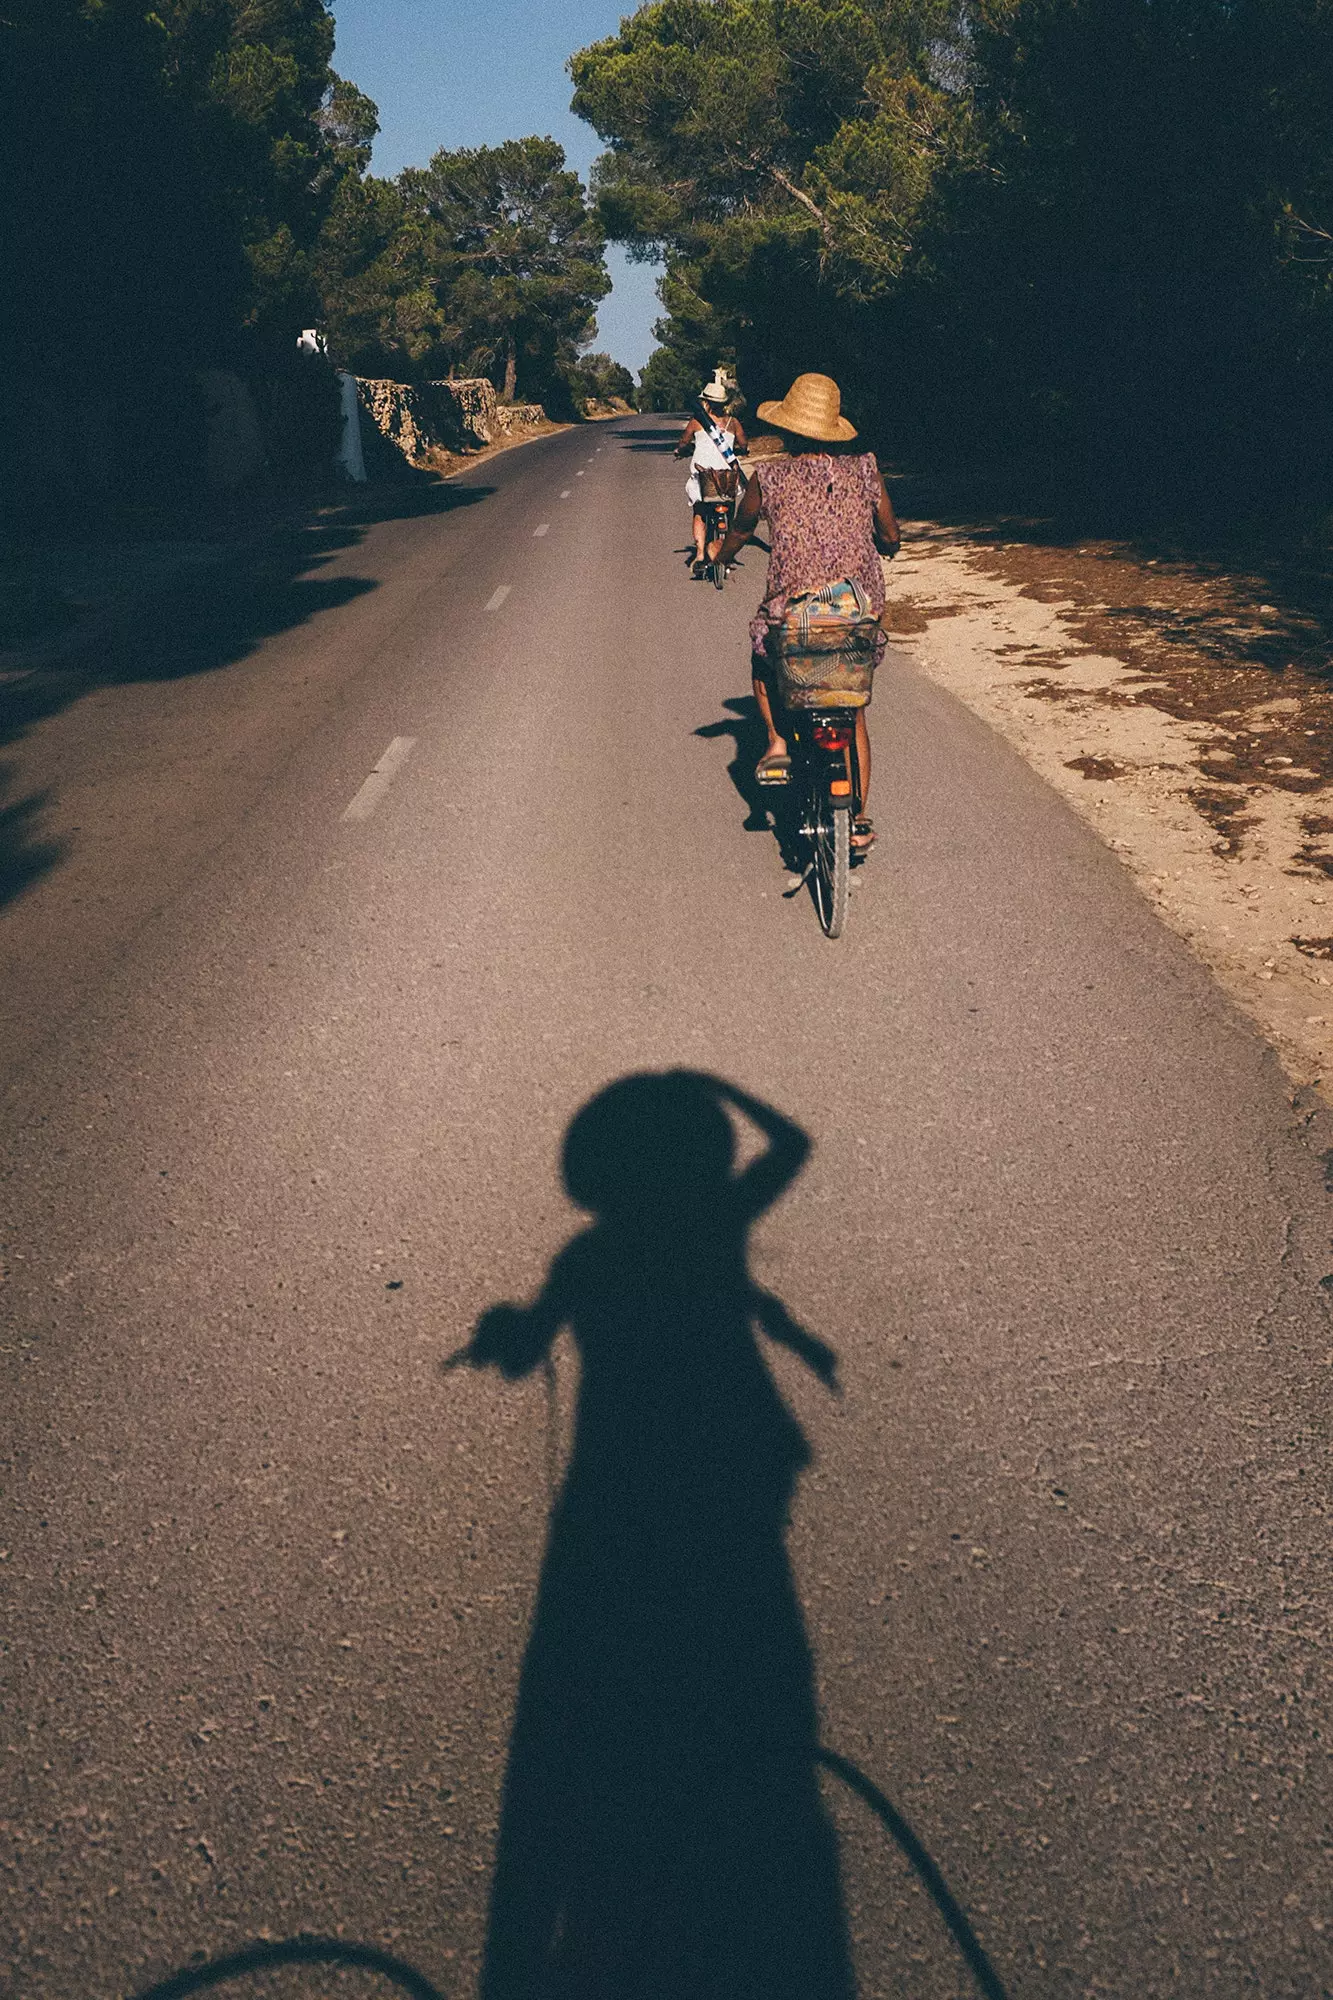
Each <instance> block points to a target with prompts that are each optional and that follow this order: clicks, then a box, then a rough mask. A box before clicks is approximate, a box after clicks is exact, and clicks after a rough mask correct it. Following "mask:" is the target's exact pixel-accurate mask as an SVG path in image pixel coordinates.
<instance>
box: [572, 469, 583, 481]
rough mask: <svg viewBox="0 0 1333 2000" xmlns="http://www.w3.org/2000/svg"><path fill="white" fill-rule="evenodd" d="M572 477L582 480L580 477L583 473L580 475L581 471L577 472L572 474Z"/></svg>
mask: <svg viewBox="0 0 1333 2000" xmlns="http://www.w3.org/2000/svg"><path fill="white" fill-rule="evenodd" d="M574 477H575V479H582V477H583V473H582V472H581V471H579V472H576V473H575V474H574Z"/></svg>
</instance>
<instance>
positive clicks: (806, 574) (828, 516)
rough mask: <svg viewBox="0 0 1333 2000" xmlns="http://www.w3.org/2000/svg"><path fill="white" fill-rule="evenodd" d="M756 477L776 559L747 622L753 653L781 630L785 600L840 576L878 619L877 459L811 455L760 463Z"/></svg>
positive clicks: (881, 576) (881, 598) (771, 561)
mask: <svg viewBox="0 0 1333 2000" xmlns="http://www.w3.org/2000/svg"><path fill="white" fill-rule="evenodd" d="M756 477H757V478H758V480H759V491H760V495H761V497H762V506H761V510H760V511H761V512H762V513H763V514H765V515H766V516H767V517H768V526H769V533H770V535H771V538H772V545H773V553H772V554H771V555H770V557H769V559H768V581H767V583H766V584H765V586H764V600H763V603H762V604H761V605H760V606H759V610H758V612H757V613H756V615H755V617H754V618H753V619H751V621H750V641H751V644H752V645H753V647H754V650H755V652H756V653H760V654H762V653H763V652H764V651H765V649H766V647H767V645H768V634H769V629H770V627H771V626H773V625H775V624H778V623H780V621H781V619H782V617H783V615H784V613H785V612H786V609H787V602H788V599H789V598H791V597H795V596H798V595H800V594H801V593H802V592H805V591H809V590H818V589H820V588H821V586H822V585H824V584H826V583H838V582H840V581H841V580H842V578H843V577H850V578H851V580H852V582H853V583H858V584H860V586H861V588H862V590H864V592H865V594H866V596H867V597H868V598H869V599H870V602H871V605H872V606H873V608H874V610H875V612H876V614H877V615H878V613H879V612H881V611H882V610H883V609H884V570H883V566H882V564H881V562H880V559H879V552H878V550H877V549H876V547H875V532H874V522H875V502H876V500H877V499H878V498H879V468H878V466H877V465H876V463H875V457H874V453H873V452H868V451H867V452H860V453H858V454H857V456H856V457H854V458H847V457H844V456H843V455H842V454H838V455H836V456H835V455H834V454H833V453H831V452H822V451H818V452H816V451H810V452H801V453H800V454H799V455H798V456H797V457H795V458H777V459H765V460H764V461H763V462H762V464H761V466H760V468H759V471H758V472H757V474H756Z"/></svg>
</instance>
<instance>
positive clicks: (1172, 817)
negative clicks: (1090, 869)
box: [885, 522, 1333, 1099]
mask: <svg viewBox="0 0 1333 2000" xmlns="http://www.w3.org/2000/svg"><path fill="white" fill-rule="evenodd" d="M1014 532H1015V530H1014V529H1013V528H1006V526H1005V525H1004V524H1000V525H998V526H997V525H996V524H994V523H990V524H988V525H987V526H986V527H984V528H975V529H959V528H953V527H946V526H942V525H939V524H936V523H931V522H918V523H915V524H913V525H910V526H909V527H908V528H907V529H906V531H905V537H904V544H903V549H902V553H901V555H900V556H899V558H898V559H897V561H896V562H895V563H893V564H892V565H891V566H888V579H887V581H888V591H889V608H888V611H887V613H886V618H885V622H886V624H887V625H888V626H889V628H890V630H891V631H892V633H893V634H894V640H895V643H896V644H900V645H902V646H904V647H906V648H908V649H910V652H911V655H912V657H913V658H914V660H915V662H916V664H917V665H918V666H919V667H920V668H921V669H922V670H923V671H924V672H925V673H926V674H928V675H929V676H930V677H931V678H932V679H933V680H935V681H937V682H938V683H939V684H940V685H941V686H943V687H945V688H947V689H948V690H949V691H950V692H951V693H952V694H954V695H956V696H957V697H958V698H959V699H960V700H961V701H963V702H964V703H966V705H967V706H968V707H969V708H970V709H972V710H973V711H974V712H975V713H976V714H977V715H979V716H980V717H981V718H982V719H983V720H984V721H985V722H987V723H988V724H990V726H991V727H992V728H994V729H996V730H998V731H999V732H1000V733H1001V734H1002V735H1003V736H1005V737H1006V738H1007V739H1008V740H1009V741H1010V742H1011V743H1012V744H1013V745H1014V747H1015V748H1016V749H1017V750H1019V751H1020V752H1021V753H1022V755H1023V756H1024V757H1025V758H1026V759H1027V760H1028V762H1029V763H1030V764H1032V766H1033V767H1034V768H1035V769H1036V770H1037V771H1038V772H1040V774H1041V775H1042V777H1044V778H1045V779H1046V780H1047V781H1048V782H1049V783H1050V784H1052V785H1054V787H1055V788H1056V790H1057V791H1059V792H1061V793H1062V794H1063V795H1064V796H1065V797H1066V798H1067V799H1068V800H1069V802H1070V804H1071V805H1073V807H1074V808H1075V810H1076V811H1077V812H1078V813H1079V814H1080V815H1081V816H1082V817H1083V818H1084V819H1085V820H1086V821H1087V822H1088V823H1089V825H1090V826H1092V827H1093V828H1094V830H1095V831H1096V832H1097V833H1098V834H1099V835H1100V837H1101V838H1102V839H1103V840H1104V841H1105V842H1106V843H1107V845H1108V846H1110V847H1111V848H1113V849H1114V850H1115V852H1116V853H1117V854H1118V855H1119V856H1120V858H1121V860H1122V861H1123V862H1124V864H1125V866H1126V867H1127V868H1128V870H1129V871H1130V873H1131V875H1132V876H1133V878H1134V880H1135V881H1136V883H1137V884H1138V886H1139V888H1140V889H1141V890H1142V891H1143V893H1144V894H1145V895H1146V896H1147V897H1148V898H1149V900H1150V901H1151V902H1152V903H1153V904H1154V905H1155V907H1156V908H1157V910H1158V912H1159V914H1160V915H1161V917H1162V918H1163V920H1164V921H1165V922H1166V923H1167V924H1169V925H1170V926H1171V928H1172V929H1173V930H1175V931H1177V932H1178V933H1179V934H1180V936H1181V937H1183V938H1185V939H1187V940H1188V942H1189V943H1190V945H1191V946H1192V948H1193V949H1194V951H1195V952H1196V953H1197V954H1198V955H1199V957H1200V958H1202V959H1203V960H1204V962H1205V963H1206V964H1207V965H1208V966H1209V967H1211V969H1212V971H1213V973H1214V974H1215V975H1216V977H1217V979H1218V980H1219V981H1220V983H1221V984H1222V986H1223V987H1224V988H1225V989H1226V990H1227V992H1228V993H1229V994H1230V995H1231V996H1232V997H1233V998H1234V999H1235V1000H1236V1001H1237V1003H1238V1004H1239V1005H1240V1006H1241V1007H1242V1008H1243V1009H1244V1010H1245V1012H1246V1013H1248V1014H1249V1015H1250V1016H1252V1018H1253V1019H1254V1020H1255V1021H1256V1022H1257V1023H1258V1024H1259V1026H1260V1028H1261V1029H1262V1031H1263V1032H1264V1034H1265V1035H1266V1036H1267V1037H1268V1038H1269V1040H1270V1041H1271V1042H1272V1043H1273V1045H1274V1046H1275V1048H1276V1049H1277V1051H1278V1054H1279V1056H1280V1057H1281V1059H1282V1061H1283V1063H1284V1065H1285V1066H1286V1068H1287V1070H1288V1072H1289V1074H1290V1075H1291V1076H1292V1077H1293V1078H1294V1079H1295V1080H1296V1081H1297V1082H1298V1083H1300V1084H1313V1085H1316V1086H1318V1087H1319V1088H1320V1090H1321V1093H1322V1094H1323V1095H1324V1096H1325V1097H1326V1098H1329V1099H1333V685H1331V684H1330V681H1329V678H1328V672H1327V663H1328V637H1327V628H1326V615H1320V614H1321V611H1322V610H1323V607H1321V606H1318V604H1317V598H1318V594H1319V593H1318V591H1317V590H1316V589H1310V590H1307V591H1306V592H1305V593H1304V595H1303V596H1302V593H1301V592H1300V591H1299V589H1298V590H1297V591H1295V592H1294V593H1292V594H1291V595H1286V596H1284V597H1280V596H1279V593H1278V592H1276V591H1275V590H1274V589H1273V583H1272V576H1271V572H1270V573H1268V574H1265V573H1263V572H1259V573H1255V574H1248V573H1244V572H1243V571H1241V570H1237V569H1231V568H1227V567H1224V566H1223V565H1222V564H1220V563H1218V562H1216V561H1210V560H1206V559H1200V558H1197V557H1186V556H1181V555H1171V554H1166V555H1161V556H1150V555H1146V554H1145V553H1143V552H1142V551H1141V550H1139V549H1136V548H1134V547H1133V546H1132V545H1129V544H1124V543H1117V542H1110V541H1104V542H1080V543H1079V544H1077V545H1070V546H1062V545H1060V544H1058V543H1056V542H1045V543H1043V541H1042V540H1041V539H1040V538H1037V539H1033V538H1031V537H1030V536H1029V535H1028V534H1026V533H1021V538H1019V539H1009V538H1008V537H1009V536H1011V535H1013V534H1014ZM1020 532H1021V531H1020ZM1310 575H1311V578H1312V579H1313V578H1314V577H1315V572H1314V571H1311V572H1310ZM1317 580H1318V582H1319V583H1322V582H1323V581H1324V578H1323V576H1322V574H1321V575H1320V576H1319V577H1318V579H1317ZM1312 604H1313V605H1314V606H1315V608H1313V609H1312V608H1311V607H1312Z"/></svg>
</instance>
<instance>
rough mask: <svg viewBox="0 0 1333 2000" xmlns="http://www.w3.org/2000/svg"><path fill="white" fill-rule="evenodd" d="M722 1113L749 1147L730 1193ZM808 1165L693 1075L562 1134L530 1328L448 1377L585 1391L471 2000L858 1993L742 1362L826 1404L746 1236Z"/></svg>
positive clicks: (675, 1076) (521, 1709) (775, 1504)
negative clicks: (792, 1380)
mask: <svg viewBox="0 0 1333 2000" xmlns="http://www.w3.org/2000/svg"><path fill="white" fill-rule="evenodd" d="M729 1113H739V1114H740V1115H741V1116H742V1117H743V1118H745V1119H748V1120H749V1121H750V1122H751V1124H752V1125H753V1126H755V1127H757V1129H758V1130H759V1132H760V1133H761V1134H762V1135H763V1137H764V1139H765V1140H766V1141H767V1144H766V1147H765V1149H764V1150H763V1151H762V1152H761V1153H760V1154H759V1156H758V1157H757V1158H755V1159H754V1160H752V1161H751V1162H750V1164H749V1165H748V1166H746V1167H744V1168H743V1169H741V1170H739V1171H737V1170H736V1168H735V1164H734V1162H735V1149H736V1133H735V1129H734V1127H733V1124H732V1121H731V1117H730V1116H729ZM808 1148H809V1142H808V1140H807V1138H806V1136H805V1134H804V1133H803V1132H802V1131H801V1130H800V1128H799V1127H798V1126H796V1125H794V1124H793V1123H792V1122H791V1121H790V1120H789V1119H786V1118H784V1117H783V1116H782V1115H781V1114H780V1113H779V1112H777V1111H774V1110H773V1109H772V1108H771V1107H770V1106H768V1105H765V1104H761V1103H759V1102H758V1101H757V1100H755V1099H753V1098H751V1097H748V1096H746V1095H745V1094H744V1093H743V1092H741V1091H739V1090H737V1089H735V1088H734V1087H733V1086H732V1085H730V1084H727V1083H723V1082H721V1081H720V1080H719V1079H717V1078H714V1077H708V1076H702V1075H698V1074H696V1073H694V1072H689V1071H672V1072H668V1073H665V1074H661V1075H642V1076H631V1077H626V1078H623V1079H622V1080H620V1081H619V1082H617V1083H615V1084H612V1085H611V1086H610V1087H609V1088H608V1089H607V1090H605V1091H603V1092H602V1093H601V1095H600V1096H598V1097H596V1098H594V1099H593V1100H592V1101H591V1102H590V1103H589V1104H587V1105H585V1106H584V1108H583V1109H582V1110H581V1111H580V1112H579V1113H578V1115H577V1116H576V1118H575V1119H574V1120H573V1122H572V1124H571V1125H570V1127H569V1131H568V1133H567V1135H566V1139H565V1147H564V1176H565V1184H566V1187H567V1189H568V1191H569V1193H570V1195H571V1197H572V1198H573V1199H574V1201H575V1202H577V1203H578V1204H579V1206H580V1207H583V1208H585V1209H587V1210H589V1211H590V1212H591V1214H592V1216H593V1218H594V1219H593V1221H592V1223H591V1224H590V1226H589V1227H588V1228H587V1229H586V1230H585V1231H584V1232H583V1233H582V1234H581V1235H579V1236H577V1237H576V1238H575V1239H574V1240H573V1241H572V1242H571V1243H570V1244H569V1245H567V1247H566V1248H565V1249H564V1250H563V1251H562V1252H561V1253H560V1255H559V1256H558V1257H557V1258H556V1259H555V1262H554V1263H553V1265H552V1267H551V1271H550V1274H549V1276H548V1278H547V1281H546V1284H545V1286H544V1288H543V1290H542V1292H541V1295H540V1296H539V1297H538V1299H537V1300H536V1301H535V1303H533V1304H532V1305H531V1306H516V1305H499V1306H494V1307H492V1308H491V1310H490V1311H489V1312H487V1313H485V1314H484V1315H483V1316H482V1318H481V1320H480V1321H479V1322H478V1325H477V1328H476V1331H475V1334H474V1337H473V1339H472V1342H471V1344H470V1345H469V1346H468V1347H467V1348H466V1349H464V1350H463V1352H462V1353H461V1354H460V1355H457V1356H455V1357H454V1362H453V1364H451V1365H456V1364H457V1363H460V1362H466V1363H467V1364H470V1365H471V1366H473V1367H477V1368H480V1367H486V1366H494V1367H497V1368H499V1369H500V1371H501V1372H502V1373H503V1374H504V1375H505V1376H507V1377H509V1378H510V1379H515V1378H518V1377H520V1376H524V1375H527V1374H529V1373H531V1372H532V1371H533V1370H535V1369H538V1368H540V1367H543V1366H547V1367H549V1366H550V1359H549V1357H550V1354H551V1349H552V1344H553V1342H554V1340H555V1338H556V1336H557V1334H558V1332H559V1331H560V1329H561V1328H562V1327H564V1326H568V1327H569V1328H570V1329H571V1331H572V1334H573V1338H574V1340H575V1343H576V1345H577V1347H578V1351H579V1356H580V1361H581V1365H582V1372H581V1386H580V1394H579V1406H578V1415H577V1421H576V1427H575V1439H574V1444H573V1450H572V1456H571V1460H570V1465H569V1470H568V1474H567V1477H566V1480H565V1483H564V1487H563V1490H562V1491H561V1493H560V1496H559V1498H558V1500H557V1502H556V1504H555V1508H554V1512H553V1516H552V1521H551V1529H550V1538H549V1542H548V1546H547V1552H546V1558H545V1563H544V1566H543V1570H542V1579H541V1588H540V1594H539V1599H538V1605H537V1612H536V1619H535V1623H534V1627H533V1631H532V1636H531V1639H530V1642H529V1645H528V1650H527V1654H526V1657H525V1660H524V1666H523V1675H522V1682H521V1687H520V1692H519V1699H518V1709H517V1715H516V1719H515V1724H514V1732H513V1739H512V1743H511V1748H510V1757H509V1766H508V1773H507V1777H506V1783H505V1793H504V1807H503V1818H502V1824H501V1829H500V1841H499V1852H498V1859H497V1866H496V1876H495V1884H494V1890H493V1896H492V1903H491V1912H490V1923H489V1932H488V1941H487V1949H486V1962H485V1971H484V1975H483V1980H482V1988H481V1990H482V1993H483V1994H484V1996H485V2000H520V1996H521V1997H522V2000H538V1996H540V2000H575V1996H578V2000H623V1996H624V1995H626V1994H629V1993H635V1994H641V1995H643V1996H645V2000H648V1996H662V2000H666V1996H668V1995H669V1996H671V2000H704V1996H708V2000H761V1996H762V2000H811V1996H814V1995H819V1996H820V2000H840V1996H846V1997H847V2000H850V1996H851V1995H852V1994H853V1993H854V1991H855V1987H854V1982H853V1978H852V1972H851V1967H850V1961H849V1954H848V1944H847V1936H846V1924H845V1919H844V1913H843V1905H842V1892H841V1885H840V1879H839V1871H838V1859H837V1849H836V1843H835V1840H834V1836H833V1831H832V1828H831V1826H830V1824H829V1821H828V1819H827V1817H826V1814H825V1811H824V1808H823V1804H822V1801H821V1798H820V1794H819V1789H818V1783H817V1778H816V1756H817V1750H818V1730H817V1720H816V1708H815V1698H814V1692H813V1678H812V1664H811V1657H810V1649H809V1645H808V1642H807V1639H806V1634H805V1628H804V1623H803V1620H802V1616H801V1610H800V1606H799V1603H798V1601H797V1597H796V1591H795V1586H794V1582H793V1578H792V1574H791V1569H790V1566H789V1564H788V1560H787V1551H786V1545H785V1535H786V1528H787V1520H788V1513H789V1508H790V1503H791V1499H792V1495H793V1492H794V1489H795V1486H796V1482H797V1479H798V1477H799V1475H800V1473H801V1471H802V1470H803V1469H804V1467H805V1466H806V1465H807V1464H808V1463H809V1462H810V1456H811V1454H810V1449H809V1446H808V1445H807V1443H806V1439H805V1437H804V1435H803V1433H802V1431H801V1429H800V1426H799V1425H798V1424H797V1423H796V1421H795V1419H794V1418H793V1416H792V1415H791V1413H790V1411H789V1410H788V1409H787V1407H786V1405H785V1403H784V1402H783V1401H782V1399H781V1397H780V1396H779V1394H778V1392H777V1389H776V1388H775V1386H774V1383H773V1381H772V1378H771V1376H770V1375H769V1372H768V1369H767V1366H766V1365H765V1362H764V1359H763V1356H762V1354H761V1352H760V1349H759V1345H758V1342H757V1340H756V1330H757V1329H762V1330H763V1332H764V1333H766V1334H767V1335H768V1337H769V1338H770V1339H771V1340H774V1341H777V1342H779V1343H780V1344H781V1345H783V1346H785V1347H787V1348H789V1349H790V1350H791V1351H792V1352H794V1353H795V1354H797V1355H799V1356H800V1358H801V1359H802V1360H803V1361H804V1362H805V1363H806V1364H807V1366H809V1367H810V1368H811V1369H812V1370H813V1371H814V1373H815V1374H816V1375H817V1376H818V1377H819V1379H820V1380H821V1381H822V1382H824V1383H825V1384H826V1385H827V1386H828V1387H829V1388H833V1387H834V1385H835V1367H836V1358H835V1356H834V1353H833V1351H832V1350H831V1349H830V1348H829V1347H827V1346H825V1344H824V1343H823V1342H822V1341H820V1340H818V1339H817V1338H816V1337H815V1336H814V1335H813V1334H810V1333H808V1332H807V1331H806V1330H805V1329H804V1328H803V1327H801V1326H799V1325H797V1323H796V1322H795V1320H793V1319H792V1317H791V1315H790V1314H789V1313H788V1312H787V1310H786V1308H785V1307H784V1306H783V1305H782V1303H781V1301H780V1300H778V1299H777V1298H775V1297H774V1296H773V1295H772V1294H771V1293H768V1292H765V1291H763V1290H761V1289H760V1288H759V1287H758V1286H757V1285H756V1284H755V1283H754V1281H753V1279H752V1278H751V1277H750V1275H749V1271H748V1265H747V1248H746V1244H747V1237H748V1233H749V1229H750V1226H751V1224H752V1223H753V1222H754V1221H755V1220H756V1219H757V1218H758V1216H760V1215H761V1214H762V1213H763V1212H764V1210H765V1209H766V1208H768V1207H769V1206H770V1204H771V1203H772V1202H774V1201H775V1200H776V1199H777V1198H778V1196H779V1195H780V1194H781V1193H782V1192H783V1190H784V1189H785V1188H786V1187H787V1186H788V1185H789V1183H790V1182H791V1181H792V1180H793V1179H794V1178H795V1176H796V1174H797V1173H798V1172H799V1171H800V1168H801V1165H802V1163H803V1161H804V1159H805V1157H806V1153H807V1151H808Z"/></svg>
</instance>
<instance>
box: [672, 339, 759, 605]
mask: <svg viewBox="0 0 1333 2000" xmlns="http://www.w3.org/2000/svg"><path fill="white" fill-rule="evenodd" d="M727 395H728V390H727V385H726V383H725V382H724V381H723V380H722V379H721V377H720V376H717V375H715V376H714V377H713V379H712V381H711V382H709V383H707V384H706V385H705V387H704V389H703V392H702V394H701V395H700V398H699V401H700V405H701V408H702V412H703V414H702V417H701V418H700V417H691V418H690V421H689V422H688V423H687V424H686V426H685V428H684V430H683V431H682V432H681V434H680V442H679V444H678V445H677V446H676V450H675V456H676V457H677V458H684V457H686V456H687V455H688V456H689V458H690V461H691V463H690V476H689V478H688V480H687V481H686V482H685V491H686V494H687V495H688V497H689V501H690V505H691V507H692V508H693V510H694V520H693V529H694V549H693V552H692V553H691V554H690V555H688V556H687V557H686V558H685V560H686V562H687V563H688V564H690V565H691V566H692V567H693V570H694V574H695V575H696V576H700V575H702V573H703V566H704V550H705V544H706V542H707V538H708V507H709V503H710V502H715V501H718V500H734V499H735V497H736V495H737V493H738V492H739V491H740V483H741V475H740V467H739V465H738V464H737V463H736V460H737V459H739V457H740V455H741V453H742V452H744V451H746V450H748V449H749V447H748V444H747V442H746V437H745V432H744V431H743V430H742V428H741V423H740V419H739V417H732V416H728V415H727Z"/></svg>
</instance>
